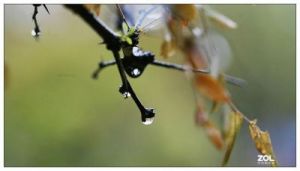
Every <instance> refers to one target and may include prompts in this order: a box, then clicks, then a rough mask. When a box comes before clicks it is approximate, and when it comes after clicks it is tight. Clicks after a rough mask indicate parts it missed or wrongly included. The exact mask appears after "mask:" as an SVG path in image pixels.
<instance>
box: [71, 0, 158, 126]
mask: <svg viewBox="0 0 300 171" xmlns="http://www.w3.org/2000/svg"><path fill="white" fill-rule="evenodd" d="M65 7H66V8H68V9H70V10H71V11H73V12H74V13H75V14H77V15H79V17H80V18H81V19H82V20H84V21H85V22H86V23H87V24H88V25H89V26H90V27H91V28H93V30H94V31H95V32H96V33H97V34H98V35H99V36H100V37H102V38H103V39H104V43H105V44H106V46H107V49H108V50H110V51H112V53H113V55H114V58H115V61H116V64H117V66H118V70H119V74H120V76H121V79H122V86H121V87H120V89H119V91H120V92H121V93H122V94H123V95H125V97H127V96H129V95H131V96H132V98H133V100H134V102H135V104H136V105H137V107H138V108H139V110H140V112H141V116H142V121H143V122H145V121H146V119H147V118H153V117H154V112H153V109H148V108H145V107H144V106H143V105H142V103H141V102H140V100H139V99H138V97H137V96H136V94H135V92H134V91H133V89H132V87H131V85H130V83H129V81H128V79H127V77H126V73H125V71H124V66H123V62H122V60H121V58H120V54H119V51H120V48H121V41H120V37H119V36H118V35H116V33H114V32H113V31H112V30H110V29H109V28H108V27H107V26H106V25H105V24H104V23H103V22H102V21H101V20H100V19H98V18H96V17H95V16H94V15H93V14H92V13H90V12H89V11H88V10H87V9H86V8H85V7H84V6H83V5H71V4H68V5H65ZM100 64H101V63H100ZM100 70H101V67H100V69H99V71H100ZM99 71H96V72H99Z"/></svg>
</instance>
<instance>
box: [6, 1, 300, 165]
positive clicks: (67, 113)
mask: <svg viewBox="0 0 300 171" xmlns="http://www.w3.org/2000/svg"><path fill="white" fill-rule="evenodd" d="M212 7H213V8H214V9H216V10H218V11H219V12H221V13H223V14H225V15H227V16H229V17H230V18H232V19H233V20H235V21H236V22H237V23H238V25H239V28H238V29H237V30H233V31H224V32H222V34H223V35H224V36H225V37H226V38H227V39H228V41H229V42H230V44H231V47H232V51H233V54H234V57H233V60H232V63H231V67H230V68H229V71H228V73H229V74H232V75H235V76H238V77H241V78H243V79H245V80H247V82H248V84H247V86H245V87H243V88H238V87H232V86H229V88H230V91H231V93H232V96H233V100H234V102H235V103H236V104H237V106H238V107H239V108H240V110H241V111H242V112H243V113H245V114H246V115H247V116H248V117H249V118H257V119H258V124H259V126H260V127H261V128H262V129H263V130H268V131H269V132H270V135H271V138H272V141H273V148H274V150H275V154H276V156H277V158H278V160H279V163H280V165H281V166H295V165H296V161H295V158H296V136H295V132H296V131H295V130H296V108H295V107H296V104H295V103H296V82H295V74H296V71H295V69H296V68H295V65H296V63H295V59H296V57H295V44H296V43H295V42H296V41H295V40H296V37H295V36H296V35H295V27H296V26H295V5H214V6H212ZM48 8H49V10H50V13H51V15H48V14H47V13H46V11H45V10H44V9H42V8H41V9H40V14H39V15H38V20H39V23H40V27H41V30H42V36H41V38H40V39H39V41H35V40H34V39H33V38H32V37H31V34H30V32H31V30H32V28H33V22H32V20H31V15H32V12H33V7H32V6H30V5H5V6H4V10H5V16H4V19H5V22H4V29H5V30H4V39H5V40H4V43H5V48H4V50H5V54H4V57H5V63H6V66H7V72H6V74H7V76H8V77H6V78H7V80H6V85H7V86H6V88H5V94H4V99H5V104H4V107H5V109H4V112H5V117H4V121H5V123H4V124H5V125H4V128H5V135H4V143H5V144H4V145H5V146H4V150H5V151H4V152H5V153H4V157H5V166H220V163H221V161H222V157H223V152H222V151H218V150H216V149H215V148H214V146H213V145H212V144H211V143H210V141H209V140H208V139H207V137H206V135H205V134H204V132H203V131H202V130H201V128H199V127H197V126H196V125H195V124H194V110H195V104H194V101H193V100H194V99H193V91H192V90H191V87H190V83H189V82H187V79H186V78H185V76H184V74H182V73H180V72H177V71H170V70H165V69H161V68H155V67H152V66H150V67H148V68H147V69H146V71H145V73H144V74H143V76H142V77H140V78H139V79H136V80H131V81H132V85H133V87H134V89H135V90H136V93H137V94H138V96H139V97H140V99H141V100H142V102H143V103H144V104H145V106H149V107H150V106H151V107H154V108H155V109H156V112H157V115H156V119H155V122H154V123H153V124H152V125H151V126H144V125H143V124H141V122H140V114H139V111H138V109H137V108H136V106H135V105H134V103H133V101H132V100H124V99H123V98H122V97H121V95H120V94H119V93H118V87H119V85H120V83H121V81H120V78H119V76H118V72H117V69H116V67H112V68H109V69H106V70H104V71H103V72H102V73H101V75H100V77H99V79H98V80H96V81H95V80H92V79H91V77H90V75H91V73H92V71H93V70H94V69H95V68H96V67H97V63H98V61H99V60H100V56H102V57H104V58H105V59H111V58H112V56H111V53H110V52H108V51H107V50H106V49H105V47H104V46H99V45H98V42H99V41H100V38H99V37H98V36H97V35H96V34H95V33H94V32H93V31H92V30H91V29H90V28H89V27H88V26H87V25H85V24H84V23H83V22H82V21H81V20H80V19H79V18H78V17H76V16H74V15H73V14H72V13H71V12H70V11H68V10H65V9H64V8H63V7H62V6H60V5H49V6H48ZM160 42H161V40H160V39H158V38H155V37H145V38H143V40H142V43H141V46H142V47H143V48H144V49H147V50H151V51H153V52H154V53H155V54H159V49H160V47H159V46H160ZM171 60H172V61H176V62H180V61H182V60H181V56H180V55H178V56H176V57H175V58H173V59H171ZM257 154H258V153H257V151H256V149H255V147H254V144H253V142H252V141H251V139H250V136H249V133H248V127H247V125H246V124H244V125H243V127H242V130H241V131H240V133H239V135H238V137H237V140H236V145H235V147H234V149H233V152H232V156H231V159H230V161H229V166H261V165H257V163H256V161H257Z"/></svg>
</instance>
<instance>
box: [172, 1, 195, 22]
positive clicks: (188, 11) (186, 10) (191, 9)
mask: <svg viewBox="0 0 300 171" xmlns="http://www.w3.org/2000/svg"><path fill="white" fill-rule="evenodd" d="M172 11H173V13H174V14H175V16H176V17H178V18H179V19H180V20H181V21H182V24H183V25H188V23H190V22H191V21H192V20H194V19H195V18H196V17H197V16H198V10H197V8H196V6H195V5H193V4H175V5H173V6H172Z"/></svg>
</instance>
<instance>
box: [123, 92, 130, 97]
mask: <svg viewBox="0 0 300 171" xmlns="http://www.w3.org/2000/svg"><path fill="white" fill-rule="evenodd" d="M123 96H124V97H125V98H128V97H131V94H130V93H129V92H124V93H123Z"/></svg>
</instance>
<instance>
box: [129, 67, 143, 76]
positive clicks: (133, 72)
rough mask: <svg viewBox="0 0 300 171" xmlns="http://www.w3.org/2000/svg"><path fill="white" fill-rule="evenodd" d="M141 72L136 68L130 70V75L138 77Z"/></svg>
mask: <svg viewBox="0 0 300 171" xmlns="http://www.w3.org/2000/svg"><path fill="white" fill-rule="evenodd" d="M140 73H141V71H140V70H139V69H137V68H135V69H134V70H132V72H131V74H132V75H134V76H138V75H140Z"/></svg>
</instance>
